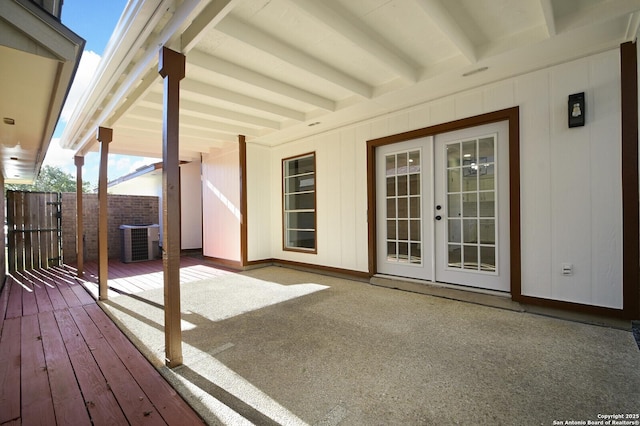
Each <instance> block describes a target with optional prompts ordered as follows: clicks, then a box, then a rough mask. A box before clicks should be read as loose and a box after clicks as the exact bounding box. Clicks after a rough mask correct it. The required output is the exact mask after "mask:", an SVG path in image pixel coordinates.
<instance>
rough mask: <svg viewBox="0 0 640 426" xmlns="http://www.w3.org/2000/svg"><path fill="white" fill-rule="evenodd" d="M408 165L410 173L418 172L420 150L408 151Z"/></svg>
mask: <svg viewBox="0 0 640 426" xmlns="http://www.w3.org/2000/svg"><path fill="white" fill-rule="evenodd" d="M409 166H410V168H411V169H410V170H409V171H410V172H411V173H420V151H411V152H410V153H409Z"/></svg>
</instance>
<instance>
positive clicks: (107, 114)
mask: <svg viewBox="0 0 640 426" xmlns="http://www.w3.org/2000/svg"><path fill="white" fill-rule="evenodd" d="M185 3H186V2H185ZM569 3H570V4H571V5H572V7H568V6H567V4H569ZM183 4H184V3H183ZM574 5H575V7H573V6H574ZM639 9H640V0H577V1H575V2H574V1H572V2H567V1H565V0H519V1H496V0H446V1H445V0H324V1H322V2H318V1H316V0H271V1H268V0H245V1H242V0H238V1H229V2H225V1H211V2H199V3H198V5H197V7H195V8H194V9H193V13H191V14H190V15H189V17H188V18H187V19H186V20H185V22H184V24H185V25H182V27H181V30H180V31H184V30H185V29H186V30H187V33H188V34H189V37H185V36H184V33H178V34H174V37H173V38H172V39H171V40H173V42H172V43H173V44H172V45H171V46H170V47H172V48H174V49H176V50H181V51H183V52H184V53H185V55H186V58H187V70H186V78H185V79H184V80H183V81H182V82H181V123H182V124H181V133H180V140H181V158H182V159H185V160H189V159H194V158H198V157H199V155H200V153H206V152H208V151H209V150H211V149H215V148H216V147H217V146H220V144H222V143H226V142H234V141H236V140H237V135H239V134H243V135H245V136H246V137H247V141H248V142H251V143H257V144H264V145H269V146H273V145H278V144H281V143H286V142H289V141H291V140H294V139H296V138H300V137H305V136H308V135H312V134H314V133H318V132H321V131H327V130H330V129H332V128H334V127H337V126H341V125H345V124H348V123H353V122H357V121H361V120H366V119H369V118H371V117H374V116H377V115H380V114H383V113H385V112H389V111H393V110H395V109H398V108H404V107H410V106H412V105H416V104H418V103H420V102H425V101H428V100H432V99H437V98H439V97H443V96H447V95H449V94H452V93H456V92H458V91H461V90H465V89H468V88H471V87H477V86H480V85H482V84H487V83H490V82H494V81H498V80H501V79H504V78H508V77H511V76H513V75H518V74H522V73H525V72H530V71H532V70H536V69H540V68H542V67H545V66H549V65H552V64H557V63H561V62H565V61H568V60H571V59H575V58H579V57H581V56H585V55H590V54H593V53H597V52H601V51H604V50H607V49H613V48H617V47H618V46H619V44H620V43H622V42H625V41H628V40H633V39H635V34H636V32H637V26H638V22H639V21H640V17H639V16H638V10H639ZM175 10H179V8H174V9H171V11H170V14H167V15H165V16H163V19H162V20H157V21H158V22H164V23H166V22H170V20H171V18H172V17H173V12H174V11H175ZM202 16H207V17H208V18H207V19H211V22H212V24H211V25H208V26H198V28H201V29H202V31H201V32H200V33H198V34H197V36H196V37H194V36H193V31H191V32H189V30H191V29H193V27H194V26H196V25H195V24H193V25H191V24H192V23H196V22H198V19H199V18H200V17H202ZM140 19H150V16H146V18H145V17H140ZM162 25H165V24H162ZM189 25H191V27H189ZM162 29H163V27H162V26H161V25H160V26H158V28H157V29H155V30H154V34H158V33H160V32H161V31H162ZM180 36H182V37H183V39H188V40H187V41H184V40H183V43H182V44H181V43H179V42H176V40H179V38H180ZM149 46H150V44H147V45H146V47H145V46H143V47H142V48H143V49H149ZM135 65H136V64H135V63H131V64H128V66H127V67H121V69H125V70H127V71H126V73H125V74H123V76H122V77H121V78H120V82H122V81H126V80H127V79H128V78H129V77H130V76H129V74H128V72H132V70H134V69H135ZM154 66H155V67H157V61H156V62H155V63H154V64H151V66H149V67H148V68H147V69H145V70H143V71H140V72H139V76H138V77H139V78H134V79H133V80H134V81H136V84H132V85H131V88H130V89H126V88H123V87H124V86H118V85H117V84H116V85H114V86H113V87H112V88H111V90H110V94H111V95H113V94H114V93H118V92H120V93H119V95H118V96H119V98H118V99H112V98H109V97H106V98H105V99H106V100H105V101H103V102H98V103H96V104H95V105H94V106H93V107H92V108H93V110H92V111H89V112H88V114H89V115H91V114H93V116H94V117H95V118H100V119H101V120H102V121H101V122H97V120H94V121H91V120H86V122H83V123H82V125H78V126H76V127H75V129H73V130H70V132H69V133H68V134H67V135H66V140H64V141H63V142H64V143H65V144H66V145H67V146H68V147H73V148H75V149H78V150H79V151H80V152H86V151H87V150H89V149H95V141H94V140H93V139H92V138H93V135H94V134H95V130H94V129H95V128H96V127H97V126H98V125H106V126H107V127H113V128H114V141H113V142H112V143H111V145H110V151H111V152H120V153H129V154H133V153H137V154H144V155H156V156H158V155H159V153H161V148H160V147H161V137H162V133H161V128H162V81H161V80H160V79H159V77H157V70H156V69H154V68H153V67H154ZM484 67H488V70H487V71H485V72H482V73H478V74H475V75H473V76H470V77H463V74H464V73H467V72H469V71H473V70H475V69H479V68H484ZM134 77H135V76H134ZM107 101H108V102H107ZM109 105H111V106H109ZM108 107H110V108H111V110H109V108H108ZM317 122H319V123H320V124H317V125H314V126H310V125H311V124H314V123H317ZM64 137H65V135H63V138H64Z"/></svg>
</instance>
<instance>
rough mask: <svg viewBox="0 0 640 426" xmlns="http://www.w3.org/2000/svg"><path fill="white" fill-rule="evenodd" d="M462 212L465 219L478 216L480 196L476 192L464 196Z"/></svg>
mask: <svg viewBox="0 0 640 426" xmlns="http://www.w3.org/2000/svg"><path fill="white" fill-rule="evenodd" d="M462 212H463V216H464V217H477V216H478V194H477V193H476V192H472V193H469V194H462Z"/></svg>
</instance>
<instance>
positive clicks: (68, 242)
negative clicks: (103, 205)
mask: <svg viewBox="0 0 640 426" xmlns="http://www.w3.org/2000/svg"><path fill="white" fill-rule="evenodd" d="M82 203H83V206H82V207H83V210H84V215H83V218H84V253H85V257H84V259H85V260H97V259H98V194H83V197H82ZM107 203H108V207H107V208H108V209H109V220H108V223H109V225H108V227H109V228H108V229H109V231H108V232H109V242H108V245H109V257H110V258H119V257H120V232H121V231H120V225H123V224H126V225H148V224H151V223H158V221H159V212H158V203H159V201H158V197H151V196H141V195H113V194H109V195H108V196H107ZM62 250H63V253H64V261H65V262H66V263H74V262H75V261H76V194H75V192H68V193H63V194H62Z"/></svg>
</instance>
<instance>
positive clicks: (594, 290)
mask: <svg viewBox="0 0 640 426" xmlns="http://www.w3.org/2000/svg"><path fill="white" fill-rule="evenodd" d="M576 92H585V94H586V114H587V116H586V126H584V127H579V128H573V129H569V128H568V125H567V101H568V95H570V94H573V93H576ZM513 106H519V107H520V162H521V164H520V167H521V182H520V188H521V232H522V246H521V250H522V295H525V296H533V297H539V298H547V299H554V300H560V301H566V302H574V303H581V304H587V305H594V306H601V307H608V308H615V309H620V308H622V195H621V127H620V115H621V113H620V57H619V50H618V49H614V50H610V51H606V52H602V53H600V54H597V55H593V56H589V57H585V58H582V59H578V60H574V61H570V62H566V63H563V64H559V65H557V66H553V67H549V68H545V69H541V70H538V71H535V72H532V73H528V74H525V75H521V76H517V77H513V78H510V79H506V80H502V81H499V82H495V83H492V84H488V85H485V86H482V87H478V88H475V89H471V90H466V91H463V92H460V93H457V94H455V95H452V96H449V97H445V98H441V99H437V100H433V101H430V102H426V103H423V104H420V105H417V106H415V107H412V108H407V109H403V110H400V111H395V112H390V113H388V114H386V115H383V116H380V117H377V118H375V119H372V120H367V121H364V122H360V123H357V124H353V125H350V126H345V127H342V128H339V129H335V130H331V131H328V132H325V133H321V134H317V135H314V136H311V137H307V138H304V139H301V140H298V141H294V142H289V143H286V144H283V145H280V146H276V147H273V148H271V149H270V151H269V154H270V162H271V163H270V164H271V167H270V170H269V179H270V185H268V188H267V185H266V184H265V182H264V181H260V178H258V176H256V175H254V176H253V177H251V173H252V169H253V168H254V167H258V168H259V170H263V171H264V169H265V166H264V165H263V164H261V163H260V162H261V161H264V159H265V156H266V152H265V148H260V147H258V146H257V145H249V146H248V157H249V160H250V161H249V163H248V171H249V172H248V173H249V183H250V185H249V189H248V204H249V206H250V210H249V215H250V221H249V246H250V247H249V253H250V257H249V260H259V258H265V257H266V256H267V251H269V252H270V255H269V257H271V258H275V259H282V260H288V261H294V262H303V263H307V264H313V265H319V266H326V267H335V268H342V269H346V270H353V271H362V272H367V268H368V247H369V245H368V235H367V182H366V179H367V178H366V141H367V140H369V139H374V138H380V137H384V136H389V135H393V134H397V133H401V132H406V131H409V130H414V129H419V128H423V127H428V126H433V125H436V124H441V123H447V122H450V121H454V120H457V119H461V118H466V117H471V116H474V115H479V114H483V113H488V112H492V111H497V110H501V109H504V108H510V107H513ZM307 152H315V153H316V164H317V174H316V176H317V189H316V191H317V214H318V220H317V223H318V229H317V245H318V253H317V254H307V253H296V252H288V251H284V250H282V219H281V217H282V211H281V210H282V205H281V198H282V194H281V190H282V182H281V179H282V177H281V161H282V159H283V158H287V157H291V156H295V155H300V154H302V153H307ZM258 163H260V164H258ZM265 180H266V179H265ZM265 191H268V193H269V194H270V196H269V200H266V199H265V196H264V192H265ZM259 206H261V207H259ZM266 208H269V209H270V210H269V213H268V216H269V217H270V218H269V221H270V224H271V226H270V227H269V231H266V230H264V229H263V225H264V220H266V219H265V218H259V219H252V216H253V215H256V214H258V212H261V211H263V209H266ZM255 232H257V233H258V235H259V236H256V235H252V234H254V233H255ZM267 232H268V233H269V237H267ZM267 244H268V245H269V247H270V250H268V249H267V247H266V245H267ZM564 263H569V264H571V265H572V266H573V274H572V275H570V276H564V275H562V265H563V264H564Z"/></svg>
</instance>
